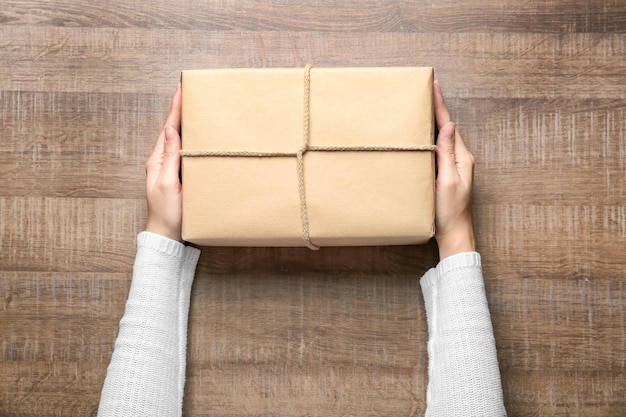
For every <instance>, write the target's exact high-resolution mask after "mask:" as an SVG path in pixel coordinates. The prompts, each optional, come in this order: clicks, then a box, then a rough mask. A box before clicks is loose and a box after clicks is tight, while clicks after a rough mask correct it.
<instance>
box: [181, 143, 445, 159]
mask: <svg viewBox="0 0 626 417" xmlns="http://www.w3.org/2000/svg"><path fill="white" fill-rule="evenodd" d="M436 150H437V146H436V145H423V146H407V147H394V146H354V147H352V146H329V147H324V146H308V147H306V148H304V149H301V150H300V151H298V152H252V151H180V155H181V156H186V157H242V158H253V157H257V158H272V157H297V156H298V154H299V153H300V152H302V154H304V153H306V152H308V151H314V152H417V151H430V152H434V151H436Z"/></svg>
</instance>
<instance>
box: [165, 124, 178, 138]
mask: <svg viewBox="0 0 626 417" xmlns="http://www.w3.org/2000/svg"><path fill="white" fill-rule="evenodd" d="M175 134H176V132H175V131H174V128H173V127H172V126H166V127H165V141H166V142H172V141H173V140H174V135H175Z"/></svg>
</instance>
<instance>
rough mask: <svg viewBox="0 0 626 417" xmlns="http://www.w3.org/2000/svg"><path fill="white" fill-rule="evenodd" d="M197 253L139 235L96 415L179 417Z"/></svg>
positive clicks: (155, 236)
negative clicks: (122, 310)
mask: <svg viewBox="0 0 626 417" xmlns="http://www.w3.org/2000/svg"><path fill="white" fill-rule="evenodd" d="M199 255H200V251H199V250H197V249H194V248H191V247H186V246H184V245H183V244H181V243H179V242H176V241H173V240H171V239H167V238H164V237H162V236H159V235H156V234H153V233H149V232H142V233H140V234H139V236H138V237H137V256H136V258H135V265H134V269H133V278H132V284H131V288H130V292H129V294H128V301H127V302H126V310H125V312H124V316H123V317H122V320H121V321H120V327H119V333H118V336H117V339H116V341H115V348H114V351H113V356H112V357H111V362H110V364H109V367H108V369H107V375H106V378H105V381H104V386H103V388H102V394H101V397H100V406H99V409H98V416H101V417H105V416H135V417H141V416H152V417H155V416H168V417H171V416H180V415H181V413H182V399H183V390H184V386H185V363H186V348H187V317H188V313H189V298H190V294H191V284H192V283H193V277H194V273H195V267H196V264H197V262H198V257H199Z"/></svg>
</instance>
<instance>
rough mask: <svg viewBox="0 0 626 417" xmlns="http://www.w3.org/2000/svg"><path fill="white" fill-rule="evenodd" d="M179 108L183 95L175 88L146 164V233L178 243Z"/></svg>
mask: <svg viewBox="0 0 626 417" xmlns="http://www.w3.org/2000/svg"><path fill="white" fill-rule="evenodd" d="M181 107H182V93H181V88H180V84H178V86H177V87H176V93H174V97H173V98H172V104H171V107H170V114H169V116H168V117H167V120H166V122H165V126H164V127H163V130H162V131H161V134H160V135H159V137H158V139H157V142H156V145H155V147H154V150H153V151H152V155H150V158H148V160H147V161H146V197H147V200H148V223H147V225H146V230H147V231H148V232H152V233H157V234H160V235H162V236H165V237H168V238H170V239H173V240H177V241H182V236H181V225H182V185H181V183H180V179H179V172H180V147H181V142H180V133H179V132H180V118H181Z"/></svg>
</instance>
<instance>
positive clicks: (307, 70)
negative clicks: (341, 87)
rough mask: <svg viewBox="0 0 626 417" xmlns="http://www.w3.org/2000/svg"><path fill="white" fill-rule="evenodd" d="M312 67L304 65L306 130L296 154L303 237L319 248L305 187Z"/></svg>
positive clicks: (314, 247) (309, 244) (313, 247)
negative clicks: (312, 234) (313, 239)
mask: <svg viewBox="0 0 626 417" xmlns="http://www.w3.org/2000/svg"><path fill="white" fill-rule="evenodd" d="M311 68H312V66H311V65H310V64H307V66H306V67H304V126H303V127H304V132H303V141H302V147H301V148H300V150H299V151H298V153H297V154H296V158H297V159H298V189H299V192H300V218H301V219H302V239H303V240H304V242H305V243H306V246H307V247H308V248H309V249H312V250H318V249H319V246H317V245H315V244H314V243H313V242H311V237H310V236H309V216H308V214H307V209H306V190H305V188H304V154H305V152H306V151H307V150H308V148H309V130H310V129H309V118H310V117H309V115H310V102H311V100H310V94H311Z"/></svg>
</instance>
